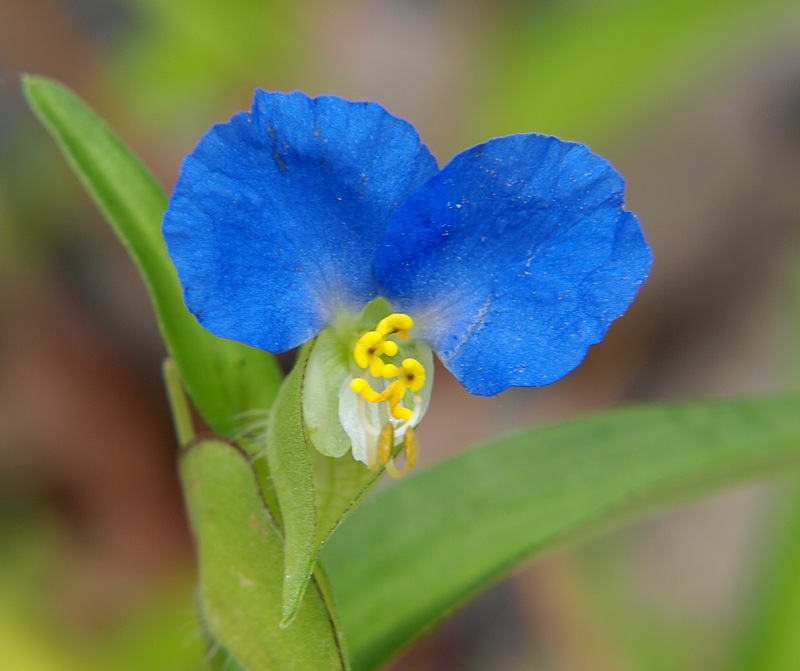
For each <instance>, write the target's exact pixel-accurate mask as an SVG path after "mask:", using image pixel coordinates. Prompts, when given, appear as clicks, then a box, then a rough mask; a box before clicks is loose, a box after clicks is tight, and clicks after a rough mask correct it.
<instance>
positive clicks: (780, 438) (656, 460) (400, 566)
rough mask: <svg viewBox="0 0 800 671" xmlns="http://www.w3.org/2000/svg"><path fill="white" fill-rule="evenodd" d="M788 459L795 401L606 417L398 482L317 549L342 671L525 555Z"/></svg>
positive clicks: (405, 639) (797, 450)
mask: <svg viewBox="0 0 800 671" xmlns="http://www.w3.org/2000/svg"><path fill="white" fill-rule="evenodd" d="M790 466H791V467H794V466H800V397H799V396H785V397H776V398H766V399H760V400H745V401H721V402H703V403H695V404H682V405H663V406H652V407H641V408H631V409H623V410H616V411H611V412H607V413H603V414H599V415H595V416H591V417H585V418H581V419H578V420H571V421H570V422H568V423H562V424H555V425H551V426H545V427H541V428H536V429H531V430H527V431H524V432H521V433H518V434H516V435H512V436H508V437H503V438H499V439H497V440H494V441H492V442H490V443H487V444H485V445H483V446H481V447H479V448H474V449H472V450H469V451H466V452H464V453H462V454H460V455H458V456H456V457H455V458H452V459H449V460H447V461H445V462H442V463H440V464H438V465H437V466H434V467H433V468H431V469H429V470H427V471H423V472H421V473H419V474H416V475H415V476H413V477H409V478H408V479H406V480H405V481H403V482H400V483H398V484H397V485H395V486H394V487H392V488H390V489H388V490H386V491H383V492H381V493H380V494H379V495H377V496H376V497H374V498H373V499H371V500H368V501H367V502H366V503H365V504H364V505H362V506H361V507H360V508H359V509H358V510H356V511H355V512H354V513H353V515H352V516H351V517H350V518H349V519H348V520H346V521H345V522H344V524H343V525H342V526H341V527H340V529H339V530H338V532H337V533H336V534H334V536H333V537H332V538H331V540H330V541H329V543H328V545H327V546H326V548H325V549H324V550H323V553H322V561H323V565H324V566H325V568H326V570H327V574H328V577H329V579H330V584H331V587H332V590H333V594H334V596H335V598H336V601H337V603H338V604H339V605H340V617H341V624H342V628H343V630H344V632H345V636H346V639H347V642H348V647H349V648H350V650H351V653H352V661H353V668H354V669H356V670H357V671H365V670H366V669H374V668H376V667H377V666H379V665H380V664H381V663H382V662H384V661H385V660H386V659H387V658H388V657H389V656H390V655H391V654H393V653H394V652H396V651H397V650H399V649H400V648H402V647H404V646H405V645H407V644H408V643H409V642H410V641H412V640H413V639H414V638H415V637H416V636H418V635H419V634H420V633H422V632H423V631H425V630H426V629H428V628H430V627H431V626H432V625H433V624H434V623H435V622H436V621H437V620H439V619H441V618H442V617H444V616H445V615H446V614H448V613H449V612H450V611H452V610H453V608H455V607H456V606H457V605H458V604H460V603H463V602H464V601H465V600H466V599H467V598H469V597H470V596H472V595H473V594H474V593H475V592H476V591H478V590H480V589H481V588H484V587H486V586H487V585H488V584H490V583H491V582H492V581H494V580H497V579H498V578H499V577H501V576H502V575H503V574H504V573H505V572H507V571H508V570H509V569H511V568H513V567H514V566H515V565H517V564H519V563H520V562H522V561H525V560H527V559H528V558H529V557H530V556H531V555H534V554H537V553H541V552H543V551H546V550H548V549H550V548H552V547H553V546H555V545H557V544H560V543H562V542H564V541H565V540H567V539H576V538H583V537H586V536H588V535H592V534H596V533H598V532H599V531H601V530H604V529H606V528H607V527H608V526H610V525H613V524H618V523H619V522H620V521H621V520H623V519H626V518H629V517H635V516H640V515H642V514H644V513H645V512H648V511H652V510H653V509H654V508H656V507H659V506H662V505H665V504H667V503H675V502H679V501H683V500H686V499H688V498H690V497H691V496H695V495H697V494H699V493H704V492H707V491H710V490H712V489H713V488H715V487H718V486H720V485H721V484H724V483H728V482H732V481H736V480H739V479H744V478H747V477H756V476H763V475H765V474H772V473H777V472H780V471H781V470H785V469H787V468H789V467H790ZM354 548H357V551H354Z"/></svg>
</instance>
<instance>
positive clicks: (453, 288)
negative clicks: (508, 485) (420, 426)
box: [376, 135, 652, 396]
mask: <svg viewBox="0 0 800 671" xmlns="http://www.w3.org/2000/svg"><path fill="white" fill-rule="evenodd" d="M623 190H624V184H623V181H622V178H621V177H620V176H619V174H618V173H617V172H616V171H615V170H614V169H613V168H612V167H611V165H610V164H609V163H608V162H607V161H605V160H604V159H602V158H599V157H598V156H595V155H594V154H592V153H591V152H590V151H589V150H588V149H587V148H586V147H584V146H583V145H579V144H572V143H567V142H562V141H561V140H558V139H557V138H553V137H547V136H543V135H515V136H511V137H505V138H498V139H495V140H491V141H490V142H487V143H485V144H483V145H479V146H477V147H473V148H472V149H468V150H466V151H464V152H462V153H461V154H459V155H458V156H456V157H455V158H454V159H453V160H452V161H451V162H450V163H449V164H448V165H447V166H446V167H445V168H444V169H443V170H442V171H441V172H440V173H439V175H437V176H436V177H434V178H433V179H431V180H430V181H429V182H428V183H427V184H425V186H423V187H422V188H421V189H420V190H419V191H418V192H417V193H415V194H414V195H413V196H412V197H411V198H410V199H409V201H407V202H406V204H405V205H404V206H403V207H402V208H401V209H400V210H399V211H398V212H397V214H396V215H395V216H394V218H393V219H392V221H391V222H390V224H389V227H388V229H387V232H386V240H385V243H384V245H383V246H382V248H381V252H380V254H379V255H378V259H377V261H376V278H377V280H378V282H379V283H380V286H381V290H382V294H383V295H384V296H385V297H386V298H387V299H389V300H390V301H391V302H392V305H393V307H394V309H398V310H402V311H404V312H408V313H409V314H411V315H412V316H413V317H415V319H416V321H417V324H418V326H419V331H420V333H421V335H422V337H426V338H427V339H428V340H429V342H430V343H431V344H432V346H433V348H434V349H435V350H436V353H437V354H438V355H439V357H440V359H441V360H442V362H443V363H444V364H445V365H446V366H447V367H448V368H449V369H450V371H451V372H452V373H453V374H454V375H455V376H456V378H458V380H459V381H460V382H461V383H462V384H463V385H464V386H465V387H466V388H467V390H468V391H470V392H472V393H473V394H480V395H487V396H489V395H493V394H497V393H499V392H501V391H503V390H504V389H506V388H507V387H509V386H538V385H543V384H548V383H550V382H554V381H555V380H557V379H559V378H560V377H562V376H564V375H566V374H567V373H568V372H570V371H571V370H572V369H573V368H575V367H576V366H577V365H578V364H579V363H580V362H581V361H582V360H583V358H584V356H585V355H586V351H587V350H588V348H589V346H590V345H592V344H593V343H596V342H598V341H599V340H600V339H601V338H602V337H603V335H604V334H605V333H606V330H607V329H608V326H609V324H610V323H611V322H612V321H613V320H614V319H616V318H617V317H619V316H620V315H622V313H624V312H625V310H626V309H627V307H628V305H629V304H630V302H631V301H632V300H633V298H634V296H635V295H636V292H637V291H638V289H639V286H640V285H641V284H642V283H643V282H644V280H645V279H646V277H647V274H648V272H649V269H650V265H651V262H652V258H651V254H650V249H649V247H648V246H647V243H646V242H645V241H644V238H643V236H642V232H641V230H640V228H639V225H638V222H637V219H636V217H635V216H634V215H633V214H631V213H630V212H626V211H625V210H624V209H623V207H622V199H623Z"/></svg>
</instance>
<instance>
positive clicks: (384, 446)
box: [378, 422, 394, 466]
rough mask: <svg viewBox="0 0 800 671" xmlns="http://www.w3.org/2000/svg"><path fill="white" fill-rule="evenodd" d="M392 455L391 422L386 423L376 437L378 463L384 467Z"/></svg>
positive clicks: (392, 436) (392, 435) (392, 431)
mask: <svg viewBox="0 0 800 671" xmlns="http://www.w3.org/2000/svg"><path fill="white" fill-rule="evenodd" d="M393 453H394V427H393V426H392V423H391V422H386V424H384V425H383V429H381V433H380V435H379V436H378V461H379V462H380V463H381V464H382V465H384V466H385V465H386V464H388V463H389V461H391V459H392V456H393Z"/></svg>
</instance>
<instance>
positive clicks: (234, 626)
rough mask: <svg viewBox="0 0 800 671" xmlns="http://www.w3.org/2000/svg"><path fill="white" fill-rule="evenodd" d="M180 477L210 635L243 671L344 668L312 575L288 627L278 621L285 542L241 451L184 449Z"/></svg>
mask: <svg viewBox="0 0 800 671" xmlns="http://www.w3.org/2000/svg"><path fill="white" fill-rule="evenodd" d="M181 479H182V482H183V489H184V494H185V497H186V505H187V508H188V511H189V518H190V521H191V525H192V529H193V531H194V534H195V537H196V539H197V546H198V557H199V572H200V593H199V601H200V610H201V616H202V618H203V621H204V623H205V626H206V627H207V628H208V632H209V634H210V635H211V637H212V638H213V639H214V640H216V641H218V642H219V644H220V645H221V646H222V647H223V648H224V649H225V651H226V652H227V653H228V655H230V656H231V657H232V658H233V659H234V660H235V662H236V663H237V664H238V665H239V667H240V668H241V669H243V670H245V671H266V670H269V671H273V670H274V671H329V670H334V669H337V670H341V669H346V668H348V663H347V658H346V654H345V653H344V651H343V649H342V645H341V641H340V639H339V636H338V634H337V629H336V625H335V622H334V619H333V614H332V613H331V612H330V611H329V610H328V608H327V606H326V603H325V599H324V597H323V594H322V592H321V591H320V589H319V587H318V586H317V583H316V581H315V580H312V581H311V587H310V589H308V590H306V592H305V596H304V597H303V600H302V602H301V604H300V606H299V608H298V611H297V614H296V616H295V618H294V621H293V623H292V626H291V627H288V628H281V627H280V626H279V623H280V621H281V619H282V608H281V592H282V585H283V570H282V567H283V543H282V541H281V538H280V536H279V535H278V533H277V531H276V530H275V528H274V527H273V524H272V520H271V518H270V516H269V513H268V512H267V509H266V508H265V506H264V502H263V500H262V498H261V494H260V491H259V487H258V484H257V482H256V477H255V474H254V472H253V469H252V467H251V465H250V463H249V462H248V460H247V458H246V457H245V455H244V454H243V453H242V452H240V451H239V450H238V449H236V448H235V447H233V446H231V445H229V444H227V443H223V442H221V441H204V442H202V443H199V444H197V445H195V446H194V447H192V448H190V449H189V450H188V451H187V452H186V453H185V455H184V457H183V459H182V461H181Z"/></svg>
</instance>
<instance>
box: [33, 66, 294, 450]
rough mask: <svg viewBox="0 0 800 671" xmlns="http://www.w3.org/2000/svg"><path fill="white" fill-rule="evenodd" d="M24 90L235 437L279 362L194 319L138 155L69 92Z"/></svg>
mask: <svg viewBox="0 0 800 671" xmlns="http://www.w3.org/2000/svg"><path fill="white" fill-rule="evenodd" d="M22 84H23V88H24V91H25V96H26V98H27V100H28V104H29V105H30V107H31V109H32V110H33V111H34V113H35V114H36V116H37V117H38V118H39V120H40V121H41V122H42V124H43V125H44V126H45V128H46V129H47V130H48V131H49V132H50V134H51V135H52V137H53V139H54V140H55V141H56V144H57V145H58V147H59V149H60V150H61V152H62V153H63V154H64V157H65V158H66V160H67V162H68V163H69V164H70V166H71V167H72V169H73V171H74V172H75V174H76V175H77V176H78V178H79V179H80V181H81V183H82V184H83V186H84V187H85V188H86V190H87V191H88V192H89V195H90V196H91V197H92V199H93V200H94V202H95V203H96V204H97V206H98V207H99V208H100V210H101V211H102V212H103V214H104V215H105V217H106V219H107V220H108V222H109V224H110V225H111V227H112V228H113V229H114V231H115V232H116V234H117V235H118V236H119V238H120V239H121V240H122V242H123V244H124V245H125V246H126V248H127V250H128V252H129V253H130V254H131V256H132V257H133V259H134V261H135V262H136V264H137V266H138V267H139V271H140V272H141V274H142V276H143V278H144V281H145V283H146V285H147V288H148V290H149V291H150V297H151V299H152V301H153V305H154V307H155V311H156V316H157V317H158V322H159V325H160V327H161V332H162V334H163V336H164V340H165V341H166V344H167V348H168V349H169V351H170V353H171V355H172V357H173V358H174V359H175V362H176V364H177V366H178V368H179V369H180V372H181V375H182V377H183V379H184V381H185V383H186V387H187V389H188V391H189V394H190V396H191V397H192V399H193V400H194V402H195V404H196V405H197V408H198V409H199V410H200V412H201V414H202V415H203V417H204V418H205V420H206V421H207V422H208V423H209V425H210V426H211V427H212V428H213V429H214V430H215V431H216V432H218V433H220V434H223V435H227V436H230V435H233V434H234V433H236V432H237V431H239V430H240V428H241V425H242V423H243V420H242V417H243V414H242V413H244V412H246V411H249V410H267V409H268V408H269V407H270V405H271V404H272V401H273V399H274V397H275V394H276V393H277V388H278V385H279V384H280V378H281V374H280V372H279V369H278V367H277V365H276V363H275V360H274V358H273V357H272V356H271V355H270V354H268V353H266V352H262V351H259V350H255V349H253V348H251V347H248V346H246V345H242V344H240V343H236V342H233V341H230V340H223V339H221V338H217V337H216V336H213V335H211V334H210V333H209V332H208V331H206V330H205V329H203V328H202V327H201V326H200V325H199V324H198V323H197V321H196V320H195V319H194V317H193V316H192V315H191V314H189V312H188V310H187V309H186V307H185V306H184V303H183V292H182V290H181V286H180V283H179V282H178V277H177V274H176V272H175V268H174V266H173V265H172V262H171V260H170V258H169V255H168V254H167V249H166V246H165V244H164V240H163V238H162V237H161V216H162V214H163V213H164V210H165V209H166V205H167V198H166V194H165V193H164V191H163V190H162V189H161V187H160V186H159V185H158V184H157V183H156V181H155V180H154V179H153V177H152V175H151V174H150V173H149V172H148V171H147V169H146V168H144V166H143V165H142V164H141V162H140V161H139V160H138V159H137V158H136V156H135V155H134V154H133V152H131V150H130V149H128V147H126V146H125V145H124V144H123V143H122V141H121V140H120V139H119V138H118V137H117V136H116V135H115V134H114V133H113V132H112V131H111V130H110V129H109V128H108V126H107V125H106V124H105V123H104V122H103V121H102V120H101V119H99V118H98V117H97V116H96V115H95V113H94V112H93V111H92V110H91V109H90V108H89V107H88V106H87V105H86V104H85V103H83V102H82V101H81V100H80V99H79V98H78V97H77V96H76V95H75V94H74V93H72V92H71V91H70V90H69V89H67V88H65V87H63V86H61V85H60V84H58V83H56V82H54V81H52V80H49V79H46V78H43V77H34V76H25V77H23V80H22Z"/></svg>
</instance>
